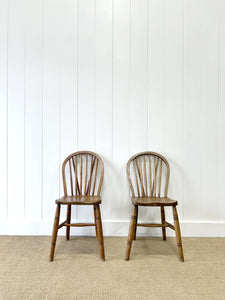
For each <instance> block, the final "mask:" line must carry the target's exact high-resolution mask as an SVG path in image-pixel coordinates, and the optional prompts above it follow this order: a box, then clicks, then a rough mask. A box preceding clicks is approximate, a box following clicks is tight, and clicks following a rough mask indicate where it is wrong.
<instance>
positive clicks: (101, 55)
mask: <svg viewBox="0 0 225 300" xmlns="http://www.w3.org/2000/svg"><path fill="white" fill-rule="evenodd" d="M112 10H113V7H112V0H96V102H95V116H96V120H95V124H96V125H95V130H96V136H95V151H96V152H97V153H98V154H100V155H101V156H102V158H103V160H104V165H105V172H104V182H103V187H102V196H103V199H102V218H103V219H104V220H110V219H111V217H112V214H111V210H109V209H108V207H110V206H111V205H112V203H113V199H112V192H111V186H110V185H111V178H112V171H111V160H112V125H113V124H112V17H113V15H112ZM103 124H104V126H103Z"/></svg>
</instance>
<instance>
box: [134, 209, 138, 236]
mask: <svg viewBox="0 0 225 300" xmlns="http://www.w3.org/2000/svg"><path fill="white" fill-rule="evenodd" d="M137 222H138V206H137V216H136V220H135V228H134V241H135V240H136V235H137Z"/></svg>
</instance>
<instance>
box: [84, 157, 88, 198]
mask: <svg viewBox="0 0 225 300" xmlns="http://www.w3.org/2000/svg"><path fill="white" fill-rule="evenodd" d="M87 167H88V155H87V154H86V166H85V180H84V195H85V194H86V187H87Z"/></svg>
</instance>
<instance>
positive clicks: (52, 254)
mask: <svg viewBox="0 0 225 300" xmlns="http://www.w3.org/2000/svg"><path fill="white" fill-rule="evenodd" d="M59 218H60V205H57V207H56V212H55V220H54V225H53V230H52V242H51V249H50V255H49V261H53V259H54V253H55V245H56V239H57V233H58V226H59Z"/></svg>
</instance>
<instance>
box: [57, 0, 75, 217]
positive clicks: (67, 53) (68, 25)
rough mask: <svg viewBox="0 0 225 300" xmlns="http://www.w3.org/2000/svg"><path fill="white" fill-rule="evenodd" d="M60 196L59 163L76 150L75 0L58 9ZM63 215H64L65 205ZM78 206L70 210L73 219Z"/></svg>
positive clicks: (61, 186) (61, 192)
mask: <svg viewBox="0 0 225 300" xmlns="http://www.w3.org/2000/svg"><path fill="white" fill-rule="evenodd" d="M58 30H59V31H60V36H61V38H60V92H59V93H60V124H61V127H60V174H59V181H60V183H59V186H60V195H63V193H64V192H63V185H62V172H61V169H62V163H63V161H64V159H65V158H66V157H67V156H68V155H69V154H71V153H73V152H75V151H77V124H78V122H77V45H78V1H74V0H69V1H67V5H62V6H61V11H60V28H59V29H58ZM63 209H64V210H62V215H63V214H64V215H65V210H66V207H64V208H63ZM76 217H77V207H73V209H72V219H76Z"/></svg>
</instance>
